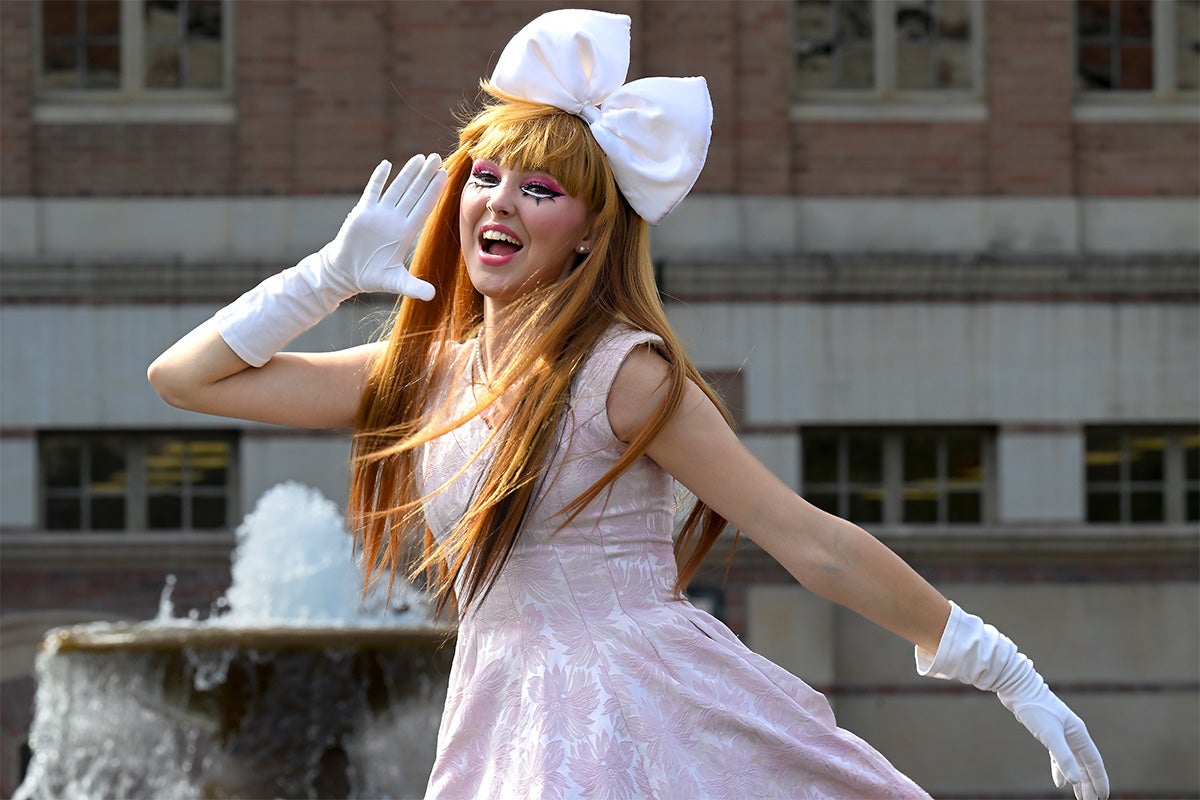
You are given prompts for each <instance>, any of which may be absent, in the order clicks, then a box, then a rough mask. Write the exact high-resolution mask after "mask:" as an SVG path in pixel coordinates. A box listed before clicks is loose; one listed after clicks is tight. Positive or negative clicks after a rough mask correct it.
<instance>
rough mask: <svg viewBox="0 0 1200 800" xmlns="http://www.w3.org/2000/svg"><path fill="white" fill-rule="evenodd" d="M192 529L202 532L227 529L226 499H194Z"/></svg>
mask: <svg viewBox="0 0 1200 800" xmlns="http://www.w3.org/2000/svg"><path fill="white" fill-rule="evenodd" d="M192 527H193V528H198V529H202V530H205V529H210V528H223V527H225V498H224V497H203V496H201V497H193V498H192Z"/></svg>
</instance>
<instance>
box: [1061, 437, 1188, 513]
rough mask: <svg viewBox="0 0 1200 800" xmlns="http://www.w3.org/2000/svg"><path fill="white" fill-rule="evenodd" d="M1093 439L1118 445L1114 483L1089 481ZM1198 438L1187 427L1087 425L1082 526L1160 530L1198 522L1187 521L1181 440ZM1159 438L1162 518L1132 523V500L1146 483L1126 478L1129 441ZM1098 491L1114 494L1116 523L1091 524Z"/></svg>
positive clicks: (1127, 476) (1084, 453) (1084, 446)
mask: <svg viewBox="0 0 1200 800" xmlns="http://www.w3.org/2000/svg"><path fill="white" fill-rule="evenodd" d="M1093 435H1105V436H1116V437H1118V439H1119V441H1120V445H1121V454H1122V458H1121V461H1120V464H1121V467H1120V471H1119V474H1118V476H1117V480H1116V481H1109V480H1105V481H1092V480H1091V479H1090V478H1089V477H1088V462H1087V459H1088V456H1089V454H1090V453H1091V452H1092V450H1091V449H1090V448H1089V447H1088V445H1089V439H1090V437H1091V436H1093ZM1197 435H1200V430H1197V429H1196V428H1190V427H1188V426H1187V425H1165V426H1155V425H1088V426H1087V427H1085V428H1084V431H1083V459H1084V462H1083V470H1082V481H1083V522H1084V524H1086V525H1120V526H1127V527H1161V526H1178V525H1191V524H1194V523H1196V522H1200V520H1189V519H1188V518H1187V493H1188V491H1189V490H1190V489H1193V488H1195V487H1193V486H1192V485H1191V484H1195V483H1198V482H1197V481H1195V480H1192V481H1189V480H1188V477H1187V474H1186V464H1185V463H1184V459H1185V455H1184V453H1185V450H1186V448H1185V447H1184V440H1185V439H1186V438H1187V437H1189V436H1197ZM1145 437H1161V438H1162V439H1164V440H1165V442H1164V446H1163V451H1162V454H1163V478H1162V484H1161V489H1162V495H1163V517H1162V519H1161V520H1157V521H1135V520H1133V519H1131V516H1132V513H1131V505H1132V496H1133V494H1134V492H1135V491H1137V490H1138V489H1139V488H1144V486H1143V484H1148V483H1150V482H1148V481H1139V480H1135V479H1134V478H1132V477H1131V475H1130V474H1129V463H1130V462H1129V460H1128V459H1127V458H1126V457H1125V456H1126V455H1127V454H1128V452H1129V440H1130V439H1134V438H1145ZM1098 489H1103V490H1106V491H1114V490H1115V491H1116V493H1117V497H1118V504H1119V508H1120V519H1118V520H1094V519H1092V518H1091V514H1090V513H1089V506H1090V498H1091V495H1092V494H1094V493H1098V492H1097V490H1098Z"/></svg>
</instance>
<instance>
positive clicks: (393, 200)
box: [379, 154, 426, 208]
mask: <svg viewBox="0 0 1200 800" xmlns="http://www.w3.org/2000/svg"><path fill="white" fill-rule="evenodd" d="M425 161H426V159H425V156H423V155H420V154H418V155H415V156H413V157H412V158H410V159H409V160H408V161H407V162H405V164H404V166H403V167H401V168H400V173H399V174H398V175H396V178H395V180H393V181H392V183H391V185H390V186H388V187H387V190H386V191H384V193H383V196H382V197H381V198H379V203H380V205H382V206H384V207H385V208H395V207H396V205H397V204H398V203H399V202H400V201H401V199H402V198H403V197H404V195H405V193H406V192H407V191H408V187H409V186H411V185H412V182H413V179H414V178H416V177H417V175H418V173H420V172H421V168H422V167H423V166H424V165H425Z"/></svg>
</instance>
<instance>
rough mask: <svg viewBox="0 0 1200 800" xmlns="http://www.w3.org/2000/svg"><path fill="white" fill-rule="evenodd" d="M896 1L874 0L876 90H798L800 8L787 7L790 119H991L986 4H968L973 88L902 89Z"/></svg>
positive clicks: (974, 0)
mask: <svg viewBox="0 0 1200 800" xmlns="http://www.w3.org/2000/svg"><path fill="white" fill-rule="evenodd" d="M896 2H897V0H871V9H872V14H873V49H874V73H875V85H874V87H873V88H871V89H818V90H808V91H803V90H799V89H797V88H796V87H795V70H796V66H795V60H796V49H797V48H796V46H797V41H796V38H795V19H794V14H795V8H796V4H795V3H794V2H789V4H788V26H789V31H790V38H789V42H790V45H791V49H790V53H789V67H790V72H789V81H791V84H789V86H790V90H791V109H792V111H791V117H792V119H793V120H796V121H803V120H846V121H855V120H873V119H881V120H923V121H929V120H954V121H962V120H967V121H980V120H983V119H985V118H986V116H987V108H986V86H985V84H986V71H987V66H986V65H987V61H986V28H985V17H986V14H985V13H984V4H983V0H966V2H967V7H968V9H969V13H970V15H971V31H972V38H971V44H970V48H971V58H970V63H971V88H970V89H965V90H964V89H899V88H897V87H896V78H897V69H898V66H897V60H896V59H897V41H896V13H895V9H896Z"/></svg>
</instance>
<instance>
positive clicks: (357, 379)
mask: <svg viewBox="0 0 1200 800" xmlns="http://www.w3.org/2000/svg"><path fill="white" fill-rule="evenodd" d="M385 347H386V343H383V342H378V343H375V344H368V345H362V346H360V347H353V348H350V349H348V350H339V351H336V352H333V353H278V354H276V355H275V356H274V357H273V358H271V359H270V360H269V361H268V362H267V363H266V364H264V365H263V366H262V367H261V368H259V369H253V368H251V367H250V365H249V364H247V363H246V362H245V361H243V360H242V359H241V358H239V357H238V355H237V354H236V353H234V352H233V349H232V348H230V346H229V345H228V344H226V343H225V340H224V339H222V338H221V335H220V333H219V332H218V331H217V329H216V325H215V323H214V322H213V321H212V320H209V321H208V322H205V323H204V324H202V325H200V327H198V328H196V329H195V330H193V331H192V332H191V333H189V334H187V335H186V336H184V337H183V338H182V339H180V340H179V341H178V342H176V343H175V344H174V345H172V346H171V347H170V348H168V349H167V351H166V352H165V353H163V354H162V355H161V356H159V357H158V358H157V359H155V361H154V363H153V364H151V365H150V369H149V370H147V373H146V375H147V377H148V378H149V379H150V383H151V384H152V385H153V386H154V388H155V390H156V391H157V392H158V393H159V395H160V396H161V397H162V398H163V400H165V401H167V402H168V403H170V404H171V405H173V406H175V407H177V408H183V409H186V410H188V411H198V412H201V413H204V414H215V415H217V416H222V417H236V418H238V419H248V420H254V421H256V422H269V423H272V424H275V425H292V426H295V427H299V428H348V427H351V426H352V425H353V424H354V416H355V414H356V413H357V411H358V401H359V398H360V397H362V392H363V389H364V388H365V383H366V380H367V377H368V376H369V375H370V372H371V367H372V365H373V363H374V359H375V358H377V357H379V355H381V354H382V352H383V350H384V348H385ZM280 398H287V401H286V402H280Z"/></svg>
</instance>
